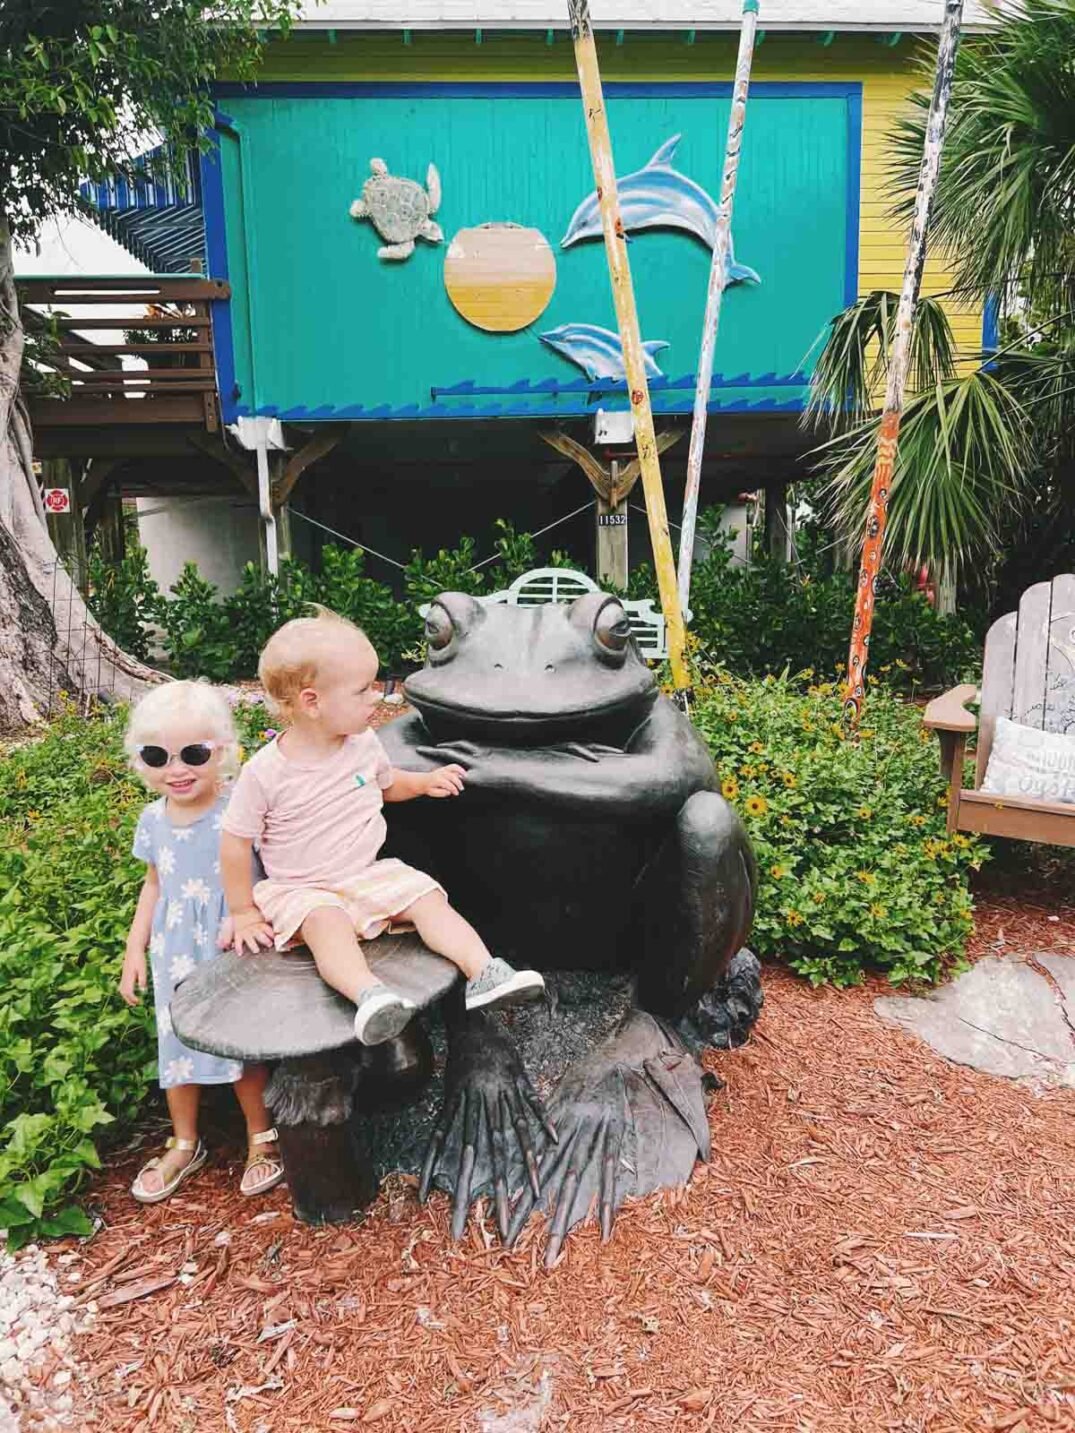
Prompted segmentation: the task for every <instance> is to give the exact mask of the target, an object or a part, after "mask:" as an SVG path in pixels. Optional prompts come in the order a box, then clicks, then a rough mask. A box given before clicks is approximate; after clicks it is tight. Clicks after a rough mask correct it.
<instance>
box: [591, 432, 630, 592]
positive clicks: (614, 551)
mask: <svg viewBox="0 0 1075 1433" xmlns="http://www.w3.org/2000/svg"><path fill="white" fill-rule="evenodd" d="M619 468H620V464H619V463H617V462H616V461H615V460H613V462H612V463H611V464H610V467H609V477H610V484H609V488H610V497H611V496H613V495H614V494H616V493H617V491H618V488H619V482H618V479H619ZM629 571H630V565H629V563H628V554H627V495H626V494H624V496H623V497H622V498H621V499H620V501H619V502H610V501H607V500H606V499H605V498H603V497H601V495H600V494H598V498H597V580H598V582H599V583H600V584H601V585H602V586H605V585H606V584H607V585H608V586H610V587H615V588H617V589H618V590H619V591H621V592H622V591H624V590H625V589H626V587H627V576H628V573H629Z"/></svg>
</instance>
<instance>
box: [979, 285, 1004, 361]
mask: <svg viewBox="0 0 1075 1433" xmlns="http://www.w3.org/2000/svg"><path fill="white" fill-rule="evenodd" d="M999 347H1000V295H999V294H995V293H993V294H988V295H987V296H986V300H985V308H984V309H983V310H982V350H983V352H985V353H996V351H997V349H998V348H999Z"/></svg>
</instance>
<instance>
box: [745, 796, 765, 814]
mask: <svg viewBox="0 0 1075 1433" xmlns="http://www.w3.org/2000/svg"><path fill="white" fill-rule="evenodd" d="M768 810H769V803H768V801H766V799H765V797H764V796H748V797H747V815H748V816H764V815H765V814H766V813H767V812H768Z"/></svg>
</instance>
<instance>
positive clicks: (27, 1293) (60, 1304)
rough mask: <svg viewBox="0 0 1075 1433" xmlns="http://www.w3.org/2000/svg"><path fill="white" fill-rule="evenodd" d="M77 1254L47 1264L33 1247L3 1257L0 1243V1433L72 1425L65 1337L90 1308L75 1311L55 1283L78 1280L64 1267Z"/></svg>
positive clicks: (74, 1373) (85, 1324) (87, 1320)
mask: <svg viewBox="0 0 1075 1433" xmlns="http://www.w3.org/2000/svg"><path fill="white" fill-rule="evenodd" d="M0 1232H2V1231H0ZM5 1237H6V1236H5ZM81 1257H82V1256H81V1255H80V1254H79V1253H77V1252H74V1253H66V1254H59V1255H57V1256H55V1258H52V1259H50V1256H49V1255H47V1254H46V1253H45V1251H44V1250H43V1249H40V1248H38V1246H37V1245H36V1244H29V1245H27V1247H26V1248H25V1249H23V1250H21V1251H20V1252H19V1253H18V1254H8V1253H6V1252H3V1251H2V1246H0V1433H20V1430H21V1433H29V1430H31V1429H33V1430H35V1433H36V1430H41V1433H48V1430H52V1429H64V1428H72V1427H74V1426H75V1415H74V1413H73V1411H72V1410H73V1407H74V1398H73V1396H72V1383H73V1382H74V1380H75V1379H76V1378H77V1377H78V1365H77V1363H76V1362H75V1359H74V1358H73V1356H72V1353H71V1340H72V1337H73V1336H75V1335H77V1334H80V1333H83V1332H85V1331H86V1330H87V1329H89V1328H90V1327H92V1325H93V1321H94V1316H95V1314H96V1312H97V1310H96V1305H94V1304H93V1303H87V1304H85V1305H84V1306H83V1307H81V1308H76V1307H75V1297H74V1295H73V1294H64V1293H61V1292H60V1281H61V1278H62V1279H63V1281H64V1282H65V1283H67V1284H71V1283H73V1282H76V1281H77V1280H78V1277H79V1275H78V1272H77V1269H75V1268H73V1267H72V1266H73V1265H77V1264H79V1263H81ZM54 1264H55V1265H56V1266H58V1267H57V1268H55V1269H54V1268H53V1265H54Z"/></svg>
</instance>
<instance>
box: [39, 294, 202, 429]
mask: <svg viewBox="0 0 1075 1433" xmlns="http://www.w3.org/2000/svg"><path fill="white" fill-rule="evenodd" d="M17 288H18V293H19V300H20V304H21V305H22V307H23V314H24V323H26V324H27V325H28V326H34V327H38V328H42V327H44V326H45V324H44V322H42V323H38V321H37V318H36V317H35V316H40V318H41V319H42V320H49V321H51V325H52V327H53V328H54V329H55V332H56V336H57V343H58V347H57V349H56V350H55V351H54V352H52V353H50V354H49V355H48V356H47V357H46V358H45V359H44V360H43V364H44V366H46V367H47V368H50V369H52V370H53V371H54V372H56V373H59V374H62V375H63V377H64V378H65V379H66V380H67V381H68V383H69V384H70V396H69V397H66V398H60V397H56V398H53V397H37V396H33V395H31V399H30V410H31V417H32V419H33V422H34V424H35V426H38V427H87V426H89V427H98V426H100V425H103V424H119V425H125V424H132V423H137V424H143V423H183V424H188V425H191V424H193V425H196V426H198V427H200V428H203V429H206V430H208V431H210V432H214V431H216V430H217V429H218V428H219V426H220V415H219V410H218V406H217V393H216V373H215V370H214V366H213V320H212V311H211V309H210V303H211V301H212V300H214V299H226V298H228V296H229V294H230V289H229V287H228V285H227V284H225V283H221V282H218V281H217V280H215V279H203V278H198V277H197V276H194V277H190V278H174V277H171V276H169V275H165V276H160V277H158V276H156V275H153V274H146V275H144V276H142V275H133V276H132V277H130V278H62V279H61V278H41V279H38V278H27V279H20V280H18V282H17ZM88 305H92V306H94V307H95V308H98V309H105V310H108V309H113V310H114V309H117V308H130V309H135V310H138V311H140V312H138V313H136V314H135V315H132V316H130V317H119V318H117V317H115V316H114V315H112V314H108V313H105V314H102V316H101V317H97V316H96V315H94V314H92V313H79V314H78V315H77V316H75V315H72V313H71V310H72V309H74V308H76V307H77V308H79V309H81V308H83V307H85V306H88ZM90 334H92V335H94V338H92V339H91V338H89V337H88V335H90ZM113 335H114V337H113ZM98 340H99V341H98ZM127 358H139V359H142V360H144V362H145V363H146V367H145V368H129V367H126V366H125V363H124V360H125V359H127Z"/></svg>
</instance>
